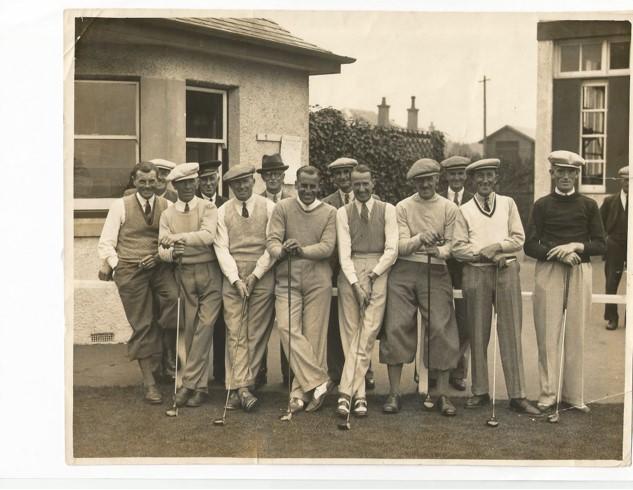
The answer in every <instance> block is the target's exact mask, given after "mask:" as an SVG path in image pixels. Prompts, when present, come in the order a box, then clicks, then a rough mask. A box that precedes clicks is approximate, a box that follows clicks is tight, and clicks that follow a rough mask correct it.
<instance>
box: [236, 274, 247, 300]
mask: <svg viewBox="0 0 633 490" xmlns="http://www.w3.org/2000/svg"><path fill="white" fill-rule="evenodd" d="M233 287H234V288H235V289H237V292H238V294H239V295H240V298H242V299H244V298H248V287H247V286H246V284H245V283H244V281H242V280H241V279H238V280H237V281H235V282H234V283H233Z"/></svg>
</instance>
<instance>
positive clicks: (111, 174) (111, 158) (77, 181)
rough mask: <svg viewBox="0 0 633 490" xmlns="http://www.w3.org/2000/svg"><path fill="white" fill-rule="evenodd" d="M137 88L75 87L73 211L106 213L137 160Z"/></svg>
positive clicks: (92, 83) (88, 83) (84, 83)
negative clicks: (94, 210) (101, 211)
mask: <svg viewBox="0 0 633 490" xmlns="http://www.w3.org/2000/svg"><path fill="white" fill-rule="evenodd" d="M138 113H139V109H138V83H137V82H116V81H103V80H77V81H75V147H74V197H75V209H107V208H108V207H109V205H110V202H111V201H112V199H114V198H117V197H121V195H122V194H123V190H124V189H125V187H126V185H127V183H128V180H129V176H130V170H131V169H132V167H133V166H134V164H135V163H136V162H137V161H138V159H139V140H138V134H139V120H138Z"/></svg>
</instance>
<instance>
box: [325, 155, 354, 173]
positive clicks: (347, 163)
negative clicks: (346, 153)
mask: <svg viewBox="0 0 633 490" xmlns="http://www.w3.org/2000/svg"><path fill="white" fill-rule="evenodd" d="M356 165H358V162H357V161H356V160H354V159H353V158H347V157H341V158H337V159H336V160H334V161H333V162H332V163H330V164H329V165H328V166H327V168H328V170H336V169H337V168H348V167H349V168H352V167H355V166H356Z"/></svg>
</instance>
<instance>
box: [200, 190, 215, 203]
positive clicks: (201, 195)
mask: <svg viewBox="0 0 633 490" xmlns="http://www.w3.org/2000/svg"><path fill="white" fill-rule="evenodd" d="M217 197H218V193H217V192H216V193H215V194H213V195H212V196H211V197H209V196H207V195H206V194H205V193H204V192H202V191H200V199H204V200H205V201H211V202H212V203H213V204H215V200H216V198H217Z"/></svg>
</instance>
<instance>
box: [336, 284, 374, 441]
mask: <svg viewBox="0 0 633 490" xmlns="http://www.w3.org/2000/svg"><path fill="white" fill-rule="evenodd" d="M370 297H371V295H370ZM368 303H369V301H368ZM364 325H365V305H361V306H360V325H359V327H358V340H357V341H356V357H355V358H354V372H353V373H352V390H351V391H352V393H351V394H350V397H349V402H350V403H349V410H348V411H347V418H346V420H345V422H343V421H340V422H338V423H337V424H336V426H337V427H338V429H339V430H351V429H352V425H351V424H350V422H349V415H350V414H351V413H352V405H353V404H352V402H353V401H354V394H355V393H356V391H355V387H356V369H358V350H359V349H360V338H361V335H362V334H363V326H364ZM363 382H364V381H363Z"/></svg>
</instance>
